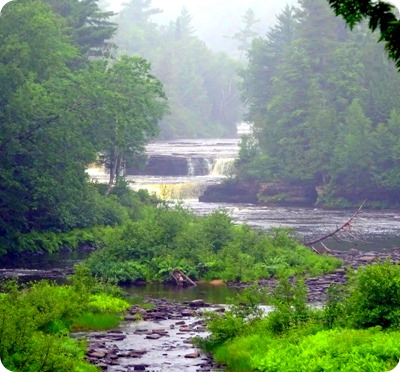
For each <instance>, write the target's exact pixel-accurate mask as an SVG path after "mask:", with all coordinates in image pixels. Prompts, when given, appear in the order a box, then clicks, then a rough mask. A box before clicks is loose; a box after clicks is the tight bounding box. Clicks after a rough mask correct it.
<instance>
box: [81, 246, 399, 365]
mask: <svg viewBox="0 0 400 372" xmlns="http://www.w3.org/2000/svg"><path fill="white" fill-rule="evenodd" d="M329 254H331V255H333V256H335V257H338V258H340V259H341V260H343V263H344V267H343V268H340V269H337V270H336V271H335V272H333V273H330V274H326V275H321V276H318V277H315V278H308V279H307V280H306V285H307V288H308V301H309V302H310V303H323V302H324V301H325V298H326V290H327V288H328V287H329V285H330V284H332V283H345V282H346V273H347V271H348V270H349V269H350V268H351V269H355V270H357V268H358V267H360V266H362V265H365V264H371V263H374V262H377V261H383V260H386V259H388V258H389V259H390V260H392V261H393V262H398V261H400V249H394V250H392V251H391V252H386V253H382V252H381V253H378V252H360V251H356V250H350V251H348V252H340V251H331V252H330V253H329ZM229 285H235V284H233V283H229ZM259 285H260V286H270V287H274V285H275V281H274V280H262V281H260V282H259ZM237 286H239V287H245V286H246V284H239V285H237ZM149 302H150V303H152V304H153V305H154V308H153V309H151V310H145V309H142V308H140V307H138V306H132V307H131V308H130V310H129V311H128V312H127V313H126V314H125V320H124V323H123V324H122V326H121V328H120V329H118V330H113V331H108V332H92V333H89V334H88V333H84V334H77V335H76V336H77V337H86V338H87V339H88V342H89V351H88V353H87V359H88V361H90V363H92V364H94V365H97V366H99V367H101V368H102V369H103V370H106V371H110V372H126V371H152V372H161V371H170V372H178V371H179V372H182V371H188V372H211V371H223V370H224V368H223V366H219V365H216V364H215V363H214V362H213V360H212V358H211V357H210V356H208V355H205V354H204V353H202V352H201V351H200V350H198V349H197V348H196V347H195V346H194V345H193V343H192V340H193V338H194V337H196V336H200V337H206V336H207V331H206V329H205V324H204V322H203V321H202V320H201V319H200V317H199V315H200V313H201V311H203V310H204V309H210V310H213V311H221V312H223V311H224V307H223V306H222V305H211V304H208V303H205V302H204V301H203V300H201V299H199V300H194V301H190V302H188V301H187V302H183V303H179V302H174V301H171V300H166V299H151V300H149Z"/></svg>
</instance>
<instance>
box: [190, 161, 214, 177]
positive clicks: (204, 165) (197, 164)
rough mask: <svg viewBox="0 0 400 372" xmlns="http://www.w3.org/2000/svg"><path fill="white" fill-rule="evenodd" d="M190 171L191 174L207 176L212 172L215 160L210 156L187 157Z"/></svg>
mask: <svg viewBox="0 0 400 372" xmlns="http://www.w3.org/2000/svg"><path fill="white" fill-rule="evenodd" d="M187 166H188V173H187V175H188V176H189V177H191V176H206V175H208V174H210V173H211V171H212V169H213V166H214V161H213V160H212V159H210V158H202V157H190V158H188V159H187Z"/></svg>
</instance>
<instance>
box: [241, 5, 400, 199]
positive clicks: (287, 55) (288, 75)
mask: <svg viewBox="0 0 400 372" xmlns="http://www.w3.org/2000/svg"><path fill="white" fill-rule="evenodd" d="M299 3H300V6H299V7H286V8H285V9H284V10H283V12H282V13H281V14H280V15H279V16H278V18H277V24H276V25H275V26H274V27H273V28H271V29H270V31H269V32H268V33H267V35H266V36H265V37H264V38H259V39H256V40H254V41H253V43H252V46H251V48H250V49H249V51H248V58H249V64H248V67H247V68H246V69H245V70H244V71H243V72H242V76H243V92H242V94H243V99H244V100H245V101H246V102H247V112H246V120H247V121H249V122H251V123H252V127H253V135H252V136H248V137H246V138H244V140H243V141H242V146H241V151H240V159H239V161H238V162H237V168H238V177H239V179H247V180H249V179H252V180H256V181H259V182H276V181H279V182H286V183H290V184H296V185H303V186H305V187H309V188H310V189H316V190H317V191H318V193H319V195H318V201H319V202H321V203H325V204H331V205H332V204H336V205H342V206H346V205H348V204H349V202H353V203H354V202H357V203H358V202H359V201H360V200H363V199H365V198H368V199H369V200H370V201H371V202H372V204H373V202H374V201H376V202H377V203H378V204H379V205H387V206H389V205H390V206H392V205H394V203H397V204H398V203H399V202H400V199H399V195H400V193H399V191H400V178H399V175H400V169H399V161H398V160H399V157H400V148H399V145H398V144H399V142H400V141H399V140H400V116H399V114H400V113H399V111H398V104H399V97H400V79H399V75H398V73H397V71H396V69H395V66H394V63H392V62H391V61H389V60H388V59H387V56H386V53H385V51H384V46H383V45H382V44H379V43H378V38H379V35H376V34H372V33H371V32H370V31H369V30H368V27H367V25H366V24H360V25H357V26H355V27H354V29H353V30H350V29H348V28H347V27H346V26H345V23H344V21H343V20H342V19H341V18H336V17H335V16H334V14H333V12H332V10H331V9H330V8H329V5H328V3H327V2H326V1H324V0H318V1H310V0H301V1H300V2H299ZM385 203H386V204H385Z"/></svg>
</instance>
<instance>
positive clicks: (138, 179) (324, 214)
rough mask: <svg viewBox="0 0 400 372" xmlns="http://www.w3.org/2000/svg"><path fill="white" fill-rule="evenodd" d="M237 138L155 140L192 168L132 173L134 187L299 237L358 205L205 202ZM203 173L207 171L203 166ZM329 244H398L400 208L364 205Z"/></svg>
mask: <svg viewBox="0 0 400 372" xmlns="http://www.w3.org/2000/svg"><path fill="white" fill-rule="evenodd" d="M239 141H240V140H239V138H231V139H190V140H185V139H182V140H176V141H160V142H154V143H152V144H150V145H149V146H148V147H147V151H148V155H149V156H152V155H164V156H175V157H176V156H178V157H186V158H187V159H188V174H187V175H186V176H182V177H172V176H143V175H142V176H129V177H128V180H130V181H131V182H133V183H132V188H133V189H135V190H138V189H141V188H145V189H147V190H149V192H155V193H157V194H158V195H159V196H161V197H163V198H165V199H178V200H180V201H181V202H183V203H184V205H186V206H188V207H189V208H191V209H193V210H194V211H195V212H196V213H199V214H208V213H211V212H212V211H214V210H216V209H221V208H222V209H224V210H226V211H227V212H228V213H229V215H230V216H232V218H233V219H234V220H235V221H237V222H238V223H248V224H249V225H251V226H254V227H259V228H271V227H288V228H293V229H294V230H295V231H296V232H297V233H298V234H299V235H300V236H301V239H303V240H305V241H308V240H312V239H313V238H315V237H319V236H321V235H323V234H326V233H327V232H331V231H333V230H335V229H336V227H338V226H340V225H341V224H343V223H344V222H346V221H347V220H348V219H349V218H350V217H351V215H352V214H353V212H354V211H352V210H350V211H343V210H322V209H319V208H281V207H268V206H257V205H248V204H227V203H201V202H199V201H198V196H199V195H201V193H202V192H203V191H204V190H205V188H206V187H207V186H208V185H210V184H215V183H220V182H223V181H224V179H226V178H227V176H229V173H230V172H231V171H232V166H233V161H234V159H235V157H236V156H237V153H238V151H239V147H238V144H239ZM196 167H203V168H202V169H204V167H207V169H208V174H206V175H200V176H197V175H196V174H198V173H199V172H198V171H196ZM88 172H89V174H90V175H91V177H93V178H95V179H97V180H101V179H105V178H106V175H105V174H104V172H101V170H98V169H97V170H96V169H89V170H88ZM200 173H204V172H200ZM341 239H342V240H341V241H338V242H336V241H331V242H330V244H331V245H332V246H335V247H339V248H342V247H344V248H349V247H352V248H358V249H364V250H381V249H388V248H392V247H395V246H400V211H399V210H382V211H367V210H363V211H362V212H361V213H360V215H359V217H357V219H356V220H355V221H354V223H353V226H352V231H351V235H350V234H347V235H344V236H342V237H341Z"/></svg>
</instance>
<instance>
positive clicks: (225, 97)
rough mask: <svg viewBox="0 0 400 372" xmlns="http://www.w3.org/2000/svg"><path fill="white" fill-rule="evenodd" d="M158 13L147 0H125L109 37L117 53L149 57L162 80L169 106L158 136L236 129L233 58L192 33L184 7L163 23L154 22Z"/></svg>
mask: <svg viewBox="0 0 400 372" xmlns="http://www.w3.org/2000/svg"><path fill="white" fill-rule="evenodd" d="M161 12H162V10H161V9H158V8H152V5H151V0H131V1H129V2H127V3H126V4H125V5H124V7H123V8H122V10H121V11H120V13H119V14H118V17H117V18H116V19H115V21H116V22H117V24H118V30H117V33H116V36H115V38H114V39H113V40H114V42H115V43H116V44H117V46H118V48H119V51H120V52H122V53H127V54H129V55H140V56H143V57H145V58H146V59H148V60H149V61H150V62H151V64H152V70H153V72H154V74H155V75H156V76H157V77H158V78H159V79H160V80H161V81H162V82H163V84H164V87H165V91H166V93H167V95H168V99H169V102H170V108H171V110H170V115H167V116H165V117H164V119H163V120H162V122H161V123H160V127H161V136H162V137H163V138H174V137H184V138H187V137H192V138H193V137H219V136H232V135H234V134H236V124H237V123H238V122H240V121H241V107H242V105H241V101H240V94H239V92H238V87H237V80H238V77H237V72H236V71H237V68H238V67H239V65H238V62H237V61H234V60H233V59H231V58H230V57H228V56H227V55H226V54H224V53H216V52H213V51H211V50H210V49H209V48H208V47H207V46H206V44H205V43H204V42H203V41H202V40H200V39H199V38H198V37H197V36H196V35H195V30H194V28H193V27H192V24H191V19H192V18H191V15H190V14H189V12H188V11H187V9H185V8H183V9H182V11H181V14H180V16H179V17H177V19H176V20H175V21H173V22H170V24H169V25H167V26H161V25H159V24H157V23H156V20H157V14H159V13H161Z"/></svg>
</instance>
